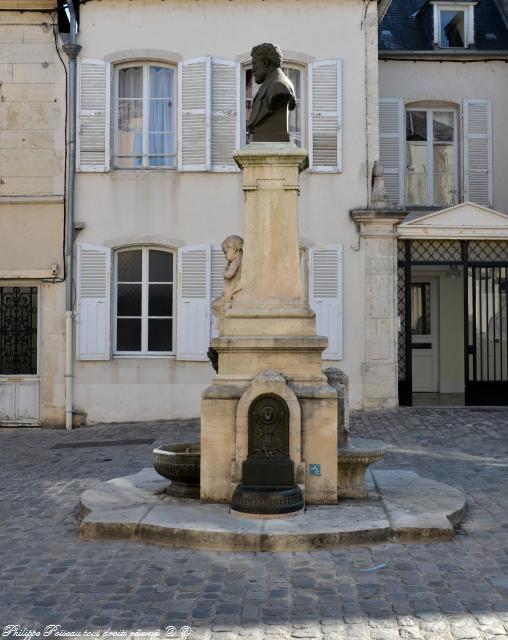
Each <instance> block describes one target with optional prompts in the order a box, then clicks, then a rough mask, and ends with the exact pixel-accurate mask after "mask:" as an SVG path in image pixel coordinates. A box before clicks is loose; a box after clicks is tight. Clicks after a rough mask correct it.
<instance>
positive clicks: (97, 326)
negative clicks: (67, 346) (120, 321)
mask: <svg viewBox="0 0 508 640" xmlns="http://www.w3.org/2000/svg"><path fill="white" fill-rule="evenodd" d="M77 270H78V286H77V302H78V304H77V314H76V350H77V356H76V357H77V359H78V360H109V359H110V353H111V345H110V334H111V331H110V327H111V306H110V298H111V295H110V291H111V249H109V248H108V247H102V246H99V245H94V244H78V261H77Z"/></svg>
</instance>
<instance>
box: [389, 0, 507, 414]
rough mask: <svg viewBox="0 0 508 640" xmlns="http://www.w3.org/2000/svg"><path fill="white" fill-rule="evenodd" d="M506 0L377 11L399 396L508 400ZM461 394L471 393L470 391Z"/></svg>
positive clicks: (410, 0)
mask: <svg viewBox="0 0 508 640" xmlns="http://www.w3.org/2000/svg"><path fill="white" fill-rule="evenodd" d="M504 11H505V10H504V9H503V5H502V3H500V4H499V5H498V4H497V3H496V1H495V0H487V1H485V2H481V3H476V2H453V3H446V2H441V1H440V0H436V1H432V2H426V3H422V2H419V1H418V0H394V1H393V2H391V3H389V4H386V3H385V4H384V5H382V6H381V11H380V26H379V92H380V144H381V151H380V155H381V162H382V164H383V166H384V167H385V179H386V185H387V191H388V194H389V196H390V199H391V201H392V204H393V205H396V206H400V207H402V208H404V209H406V210H408V211H409V215H408V217H407V218H406V219H405V220H404V221H403V222H402V224H401V225H400V226H399V227H398V236H399V238H400V242H399V255H398V265H399V272H398V294H399V303H398V306H399V309H398V312H399V317H400V319H401V331H400V333H399V382H400V386H399V392H400V400H401V402H403V403H406V404H409V403H411V400H412V392H420V393H426V394H433V393H440V394H456V395H457V397H456V399H455V401H456V402H459V403H461V402H463V401H464V400H465V402H466V403H467V404H505V403H506V402H507V397H508V396H507V393H506V392H507V391H508V386H507V380H508V377H507V376H508V366H507V365H508V361H507V359H506V358H507V353H508V352H507V346H508V345H507V342H506V340H507V324H506V316H505V310H506V291H507V290H506V286H507V285H506V283H507V282H508V281H507V280H506V278H507V271H506V268H507V266H508V263H507V260H508V246H507V245H506V224H507V220H508V219H507V217H506V214H507V213H508V185H507V183H506V179H505V175H506V171H505V167H506V164H507V162H508V145H507V144H506V134H505V132H506V129H507V126H508V116H507V113H506V105H507V104H508V68H507V64H506V63H507V62H508V29H507V22H506V15H505V12H504ZM464 393H465V398H463V397H462V396H463V394H464Z"/></svg>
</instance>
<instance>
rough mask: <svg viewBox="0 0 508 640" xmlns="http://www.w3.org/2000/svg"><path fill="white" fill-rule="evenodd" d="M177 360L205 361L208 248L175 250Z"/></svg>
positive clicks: (200, 246)
mask: <svg viewBox="0 0 508 640" xmlns="http://www.w3.org/2000/svg"><path fill="white" fill-rule="evenodd" d="M178 280H179V286H178V334H177V358H178V359H179V360H206V359H207V355H206V352H207V351H208V347H209V344H210V246H209V245H205V244H202V245H189V246H187V247H182V248H181V249H179V250H178Z"/></svg>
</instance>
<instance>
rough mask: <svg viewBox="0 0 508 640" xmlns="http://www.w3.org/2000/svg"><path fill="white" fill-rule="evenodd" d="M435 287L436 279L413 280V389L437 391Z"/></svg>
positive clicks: (437, 332) (437, 333)
mask: <svg viewBox="0 0 508 640" xmlns="http://www.w3.org/2000/svg"><path fill="white" fill-rule="evenodd" d="M437 288H438V281H437V278H431V277H425V278H421V277H414V278H413V279H412V283H411V355H412V367H413V391H414V392H418V391H427V392H437V391H438V384H439V376H438V337H439V328H438V314H437V300H438V296H437Z"/></svg>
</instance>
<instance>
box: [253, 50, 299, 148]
mask: <svg viewBox="0 0 508 640" xmlns="http://www.w3.org/2000/svg"><path fill="white" fill-rule="evenodd" d="M251 56H252V72H253V74H254V78H255V80H256V82H257V83H258V84H261V87H260V88H259V91H258V92H257V94H256V96H255V98H254V102H253V104H252V111H251V114H250V118H249V121H248V123H247V129H248V131H249V133H250V134H251V135H250V141H251V142H289V133H288V109H289V110H290V111H292V110H293V109H294V108H295V106H296V100H295V90H294V87H293V83H292V82H291V80H290V79H289V78H288V77H287V76H286V75H285V74H284V72H283V71H282V69H281V68H280V67H281V64H282V51H281V50H280V48H279V47H278V46H277V45H276V44H270V43H268V42H265V43H264V44H259V45H257V46H256V47H254V48H253V49H252V51H251Z"/></svg>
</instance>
